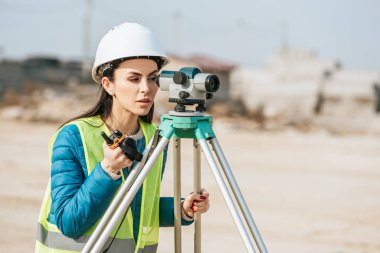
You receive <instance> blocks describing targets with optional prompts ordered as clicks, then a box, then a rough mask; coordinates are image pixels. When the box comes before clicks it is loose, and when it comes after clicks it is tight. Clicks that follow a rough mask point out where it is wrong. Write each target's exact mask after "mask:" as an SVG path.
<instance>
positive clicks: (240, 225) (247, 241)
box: [198, 139, 255, 253]
mask: <svg viewBox="0 0 380 253" xmlns="http://www.w3.org/2000/svg"><path fill="white" fill-rule="evenodd" d="M198 141H199V143H200V145H201V147H202V151H203V153H204V154H205V157H206V159H207V161H208V163H209V165H210V168H211V171H212V173H213V174H214V177H215V180H216V182H217V184H218V186H219V189H220V191H221V193H222V195H223V197H224V200H225V201H226V204H227V206H228V208H229V210H230V212H231V215H232V218H233V219H234V221H235V224H236V226H237V228H238V230H239V232H240V235H241V237H242V239H243V242H244V244H245V247H246V248H247V250H248V252H249V253H255V249H254V247H253V244H252V241H251V239H250V237H249V235H248V233H247V230H246V229H245V227H244V224H243V221H242V220H241V218H240V216H239V213H238V211H237V209H236V207H235V204H234V202H233V200H232V197H231V195H230V193H229V191H228V189H227V186H226V184H225V183H224V180H223V177H222V174H221V173H220V171H219V169H218V166H217V164H216V162H215V159H214V157H213V155H212V153H211V150H210V147H209V146H208V145H207V142H206V140H205V139H199V140H198Z"/></svg>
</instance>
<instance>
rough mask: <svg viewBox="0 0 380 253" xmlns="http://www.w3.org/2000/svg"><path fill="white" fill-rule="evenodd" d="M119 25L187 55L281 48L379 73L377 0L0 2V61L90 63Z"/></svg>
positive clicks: (265, 53) (262, 55)
mask: <svg viewBox="0 0 380 253" xmlns="http://www.w3.org/2000/svg"><path fill="white" fill-rule="evenodd" d="M88 2H91V4H90V5H88ZM87 6H91V8H88V7H87ZM86 10H87V12H86ZM86 13H90V20H91V22H90V29H89V30H88V29H86V26H85V22H84V21H85V17H86ZM123 22H137V23H140V24H143V25H145V26H147V27H149V28H150V29H151V30H152V31H153V32H155V33H156V34H157V37H158V38H159V40H160V41H161V44H162V46H163V48H164V49H165V50H166V51H167V52H168V53H171V54H175V55H180V56H184V57H186V56H191V55H193V54H205V55H208V56H211V57H215V58H217V59H220V60H223V61H226V62H228V63H234V64H240V65H244V66H255V67H262V66H265V64H266V62H267V61H268V59H269V58H270V57H271V56H273V54H275V52H276V51H277V50H278V49H279V48H281V46H283V45H285V44H286V45H288V46H289V47H294V48H301V49H307V50H308V49H310V50H314V51H315V52H317V54H318V56H319V57H321V58H324V59H336V60H339V61H340V62H341V63H342V64H343V67H344V68H346V69H360V70H365V69H368V70H380V1H378V0H303V1H302V0H229V1H225V0H219V1H216V0H213V1H211V0H203V1H201V0H193V1H181V0H177V1H175V0H160V1H148V0H137V1H127V0H114V1H112V0H108V1H105V0H54V1H51V0H34V1H27V0H24V1H21V0H0V57H2V58H18V59H24V58H26V57H30V56H35V55H45V56H54V57H60V58H63V59H82V58H83V57H85V56H88V57H94V56H95V52H96V47H97V44H98V42H99V40H100V38H101V37H102V36H103V35H104V34H105V33H106V32H107V31H108V30H109V29H110V28H112V27H113V26H116V25H118V24H120V23H123ZM85 31H87V34H90V36H89V38H90V43H87V44H86V46H84V45H85V43H84V41H85V38H86V36H85V35H84V34H86V32H85ZM88 31H89V32H88Z"/></svg>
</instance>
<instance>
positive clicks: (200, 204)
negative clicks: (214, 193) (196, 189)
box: [182, 189, 210, 218]
mask: <svg viewBox="0 0 380 253" xmlns="http://www.w3.org/2000/svg"><path fill="white" fill-rule="evenodd" d="M182 208H183V212H184V213H185V214H186V215H187V216H188V217H189V218H193V217H194V213H199V214H200V213H205V212H207V211H208V209H209V208H210V202H209V193H208V192H207V191H206V190H204V189H202V190H201V194H198V193H190V194H189V196H187V197H186V198H185V200H184V201H183V205H182Z"/></svg>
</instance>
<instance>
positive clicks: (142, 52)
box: [92, 23, 169, 83]
mask: <svg viewBox="0 0 380 253" xmlns="http://www.w3.org/2000/svg"><path fill="white" fill-rule="evenodd" d="M134 57H136V58H138V57H155V58H159V59H161V63H162V66H163V65H165V64H167V63H168V62H169V59H168V58H167V56H166V55H165V53H164V51H163V50H162V49H161V47H160V45H159V42H158V40H157V38H156V37H155V35H154V34H153V33H152V32H151V31H150V30H149V29H148V28H146V27H144V26H142V25H139V24H136V23H123V24H121V25H118V26H115V27H113V28H112V29H111V30H110V31H109V32H108V33H107V34H106V35H104V36H103V38H102V39H101V40H100V42H99V45H98V49H97V50H96V56H95V62H94V66H93V67H92V79H94V81H95V82H97V83H100V80H101V76H99V75H98V73H97V70H98V68H99V66H101V65H102V64H104V63H107V62H111V61H113V60H117V59H121V58H134Z"/></svg>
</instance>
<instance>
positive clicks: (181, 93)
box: [179, 91, 190, 99]
mask: <svg viewBox="0 0 380 253" xmlns="http://www.w3.org/2000/svg"><path fill="white" fill-rule="evenodd" d="M179 97H180V98H181V99H186V98H188V97H190V94H189V92H186V91H180V92H179Z"/></svg>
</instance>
